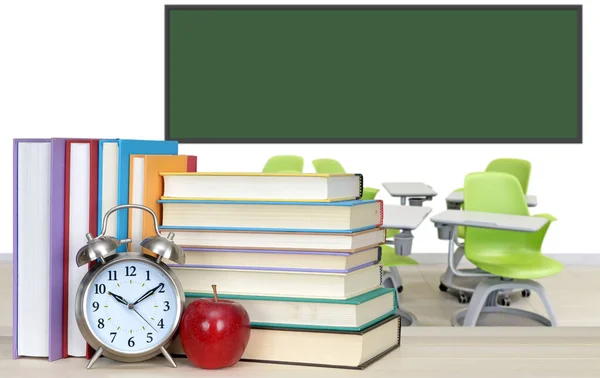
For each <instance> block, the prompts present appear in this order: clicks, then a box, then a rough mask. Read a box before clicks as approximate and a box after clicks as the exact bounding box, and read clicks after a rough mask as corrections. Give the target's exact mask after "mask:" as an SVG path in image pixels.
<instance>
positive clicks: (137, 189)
mask: <svg viewBox="0 0 600 378" xmlns="http://www.w3.org/2000/svg"><path fill="white" fill-rule="evenodd" d="M130 159H131V160H130V165H129V166H130V168H129V172H130V179H129V203H130V204H139V205H144V206H146V207H148V208H150V210H152V211H153V212H154V214H156V217H157V218H158V222H159V224H160V221H161V219H162V206H161V205H160V204H159V203H158V202H157V201H158V200H159V199H160V197H161V196H162V193H163V178H162V176H161V175H160V173H161V172H196V165H197V157H196V156H188V155H131V157H130ZM154 234H155V230H154V221H153V220H152V216H151V215H150V214H149V213H148V212H146V211H142V210H138V209H129V224H128V235H129V237H130V238H131V243H129V244H128V250H129V251H136V250H139V249H140V247H139V245H140V243H141V242H142V240H144V239H145V238H147V237H149V236H154ZM144 252H146V253H148V254H152V253H151V252H150V251H148V250H144Z"/></svg>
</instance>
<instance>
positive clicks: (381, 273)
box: [379, 265, 398, 303]
mask: <svg viewBox="0 0 600 378" xmlns="http://www.w3.org/2000/svg"><path fill="white" fill-rule="evenodd" d="M379 284H380V285H382V284H383V266H382V265H379ZM396 303H398V301H396Z"/></svg>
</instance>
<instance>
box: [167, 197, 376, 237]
mask: <svg viewBox="0 0 600 378" xmlns="http://www.w3.org/2000/svg"><path fill="white" fill-rule="evenodd" d="M158 202H159V203H161V204H162V206H163V208H162V209H163V210H162V226H161V227H160V228H161V229H162V230H187V231H193V230H243V231H255V232H260V231H263V232H264V231H268V232H272V231H275V232H279V231H285V232H318V233H321V232H327V233H352V232H359V231H364V230H369V229H372V228H375V227H379V226H381V224H382V223H383V202H382V201H381V200H352V201H340V202H284V201H277V202H275V201H273V202H270V201H233V200H185V199H173V200H171V199H163V200H159V201H158Z"/></svg>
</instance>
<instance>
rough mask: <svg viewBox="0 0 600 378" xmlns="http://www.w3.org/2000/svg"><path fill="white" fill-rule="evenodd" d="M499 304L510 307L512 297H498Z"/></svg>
mask: <svg viewBox="0 0 600 378" xmlns="http://www.w3.org/2000/svg"><path fill="white" fill-rule="evenodd" d="M498 304H499V305H500V306H505V307H509V306H510V298H507V297H500V298H498Z"/></svg>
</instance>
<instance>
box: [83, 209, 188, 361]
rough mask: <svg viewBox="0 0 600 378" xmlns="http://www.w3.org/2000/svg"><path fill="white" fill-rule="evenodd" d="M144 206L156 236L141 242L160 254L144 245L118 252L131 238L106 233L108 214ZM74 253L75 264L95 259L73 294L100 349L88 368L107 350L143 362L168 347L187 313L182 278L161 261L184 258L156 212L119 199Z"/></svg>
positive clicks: (94, 345) (88, 336) (114, 356)
mask: <svg viewBox="0 0 600 378" xmlns="http://www.w3.org/2000/svg"><path fill="white" fill-rule="evenodd" d="M129 208H133V209H140V210H143V211H147V212H149V213H150V214H151V215H152V219H153V220H154V230H155V232H156V236H152V237H149V238H146V239H144V240H143V241H142V242H141V243H140V246H141V247H142V248H146V249H147V250H149V251H151V252H153V253H155V254H156V257H154V256H151V255H149V254H145V253H143V252H142V251H141V249H140V251H136V252H122V253H117V252H116V250H117V247H119V246H120V245H122V244H127V243H131V239H124V240H118V239H117V238H115V237H112V236H108V235H105V233H106V225H107V222H108V218H109V216H110V215H111V214H112V213H114V212H115V211H118V210H123V209H129ZM86 237H87V240H88V242H87V244H86V245H85V246H83V247H82V248H81V249H80V250H79V251H78V252H77V255H76V262H77V266H79V267H81V266H83V265H87V264H88V263H90V262H94V261H97V262H96V263H95V264H94V265H93V266H92V268H91V269H90V270H89V271H88V272H87V274H86V275H85V276H84V278H83V279H82V281H81V283H80V284H79V287H78V289H77V294H76V296H75V303H74V304H75V317H76V320H77V325H78V327H79V330H80V331H81V334H82V335H83V338H84V339H85V340H86V341H87V343H88V344H89V345H90V346H91V347H92V348H94V349H95V350H96V353H95V354H94V356H93V357H92V359H91V360H90V362H89V363H88V365H87V368H88V369H90V368H91V367H92V366H93V365H94V364H95V363H96V361H97V360H98V358H100V356H102V355H104V356H105V357H109V358H111V359H113V360H116V361H120V362H140V361H145V360H148V359H150V358H152V357H154V356H156V355H158V354H161V353H162V354H163V355H164V357H165V358H166V359H167V361H168V362H169V363H170V364H171V365H172V366H173V367H177V364H176V363H175V361H174V360H173V358H172V357H171V356H170V354H169V353H168V352H167V347H168V346H169V344H170V343H171V341H172V340H173V339H174V338H175V336H176V333H177V330H178V327H179V322H180V320H181V315H182V313H183V307H184V301H185V294H184V291H183V288H182V286H181V283H180V282H179V280H178V279H177V276H176V275H175V274H174V273H173V271H172V270H171V269H169V267H168V266H167V265H166V264H165V263H164V262H163V261H162V259H163V258H164V259H168V260H170V261H172V262H174V263H176V264H179V265H183V264H185V255H184V253H183V251H182V249H181V248H180V247H179V246H178V245H177V244H175V243H174V242H173V237H174V234H173V233H172V232H171V233H169V234H168V235H167V236H166V237H164V236H162V235H161V233H160V231H159V230H158V222H157V219H156V214H155V213H154V212H153V211H152V210H151V209H149V208H148V207H146V206H142V205H133V204H128V205H120V206H116V207H113V208H112V209H110V210H109V211H107V212H106V214H105V215H104V219H103V221H102V231H101V233H100V235H98V236H97V237H95V238H93V237H92V235H91V234H87V235H86Z"/></svg>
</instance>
